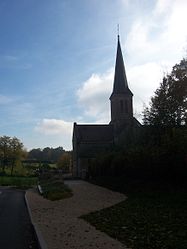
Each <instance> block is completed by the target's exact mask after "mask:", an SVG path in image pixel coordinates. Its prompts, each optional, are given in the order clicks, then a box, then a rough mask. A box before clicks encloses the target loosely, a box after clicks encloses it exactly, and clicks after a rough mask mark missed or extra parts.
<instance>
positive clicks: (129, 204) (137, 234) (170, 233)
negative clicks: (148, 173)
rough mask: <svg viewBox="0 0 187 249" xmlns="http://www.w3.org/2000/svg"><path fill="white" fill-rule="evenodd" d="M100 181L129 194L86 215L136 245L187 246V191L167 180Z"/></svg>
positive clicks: (149, 248)
mask: <svg viewBox="0 0 187 249" xmlns="http://www.w3.org/2000/svg"><path fill="white" fill-rule="evenodd" d="M95 183H99V185H102V186H105V187H109V188H110V189H113V190H115V191H116V190H118V191H120V192H123V193H125V194H127V196H128V199H127V200H126V201H124V202H121V203H119V204H117V205H115V206H113V207H110V208H107V209H103V210H101V211H98V212H94V213H91V214H89V215H85V216H82V217H81V218H83V219H85V220H86V221H88V222H89V223H91V224H92V225H94V226H95V227H96V228H97V229H99V230H101V231H103V232H105V233H107V234H108V235H110V236H111V237H113V238H115V239H117V240H119V241H121V242H122V243H124V244H125V245H127V246H129V247H130V248H133V249H179V248H180V249H186V248H187V212H186V210H187V192H186V188H185V187H184V186H182V187H181V186H176V185H175V184H174V185H173V184H170V183H167V184H166V182H162V183H161V182H160V181H159V182H156V181H155V182H154V181H153V182H145V181H142V182H140V181H135V180H134V182H133V180H132V179H131V181H130V180H128V179H125V178H124V177H119V178H110V181H109V178H108V179H107V178H105V179H104V178H103V179H98V181H97V180H95Z"/></svg>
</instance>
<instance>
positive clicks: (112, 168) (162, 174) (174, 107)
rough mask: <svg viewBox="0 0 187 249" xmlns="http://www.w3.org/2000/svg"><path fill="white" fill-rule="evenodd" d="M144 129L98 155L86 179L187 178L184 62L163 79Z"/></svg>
mask: <svg viewBox="0 0 187 249" xmlns="http://www.w3.org/2000/svg"><path fill="white" fill-rule="evenodd" d="M143 114H144V118H143V126H142V127H141V128H140V129H139V130H138V132H137V131H136V132H135V131H134V130H133V129H132V130H131V131H130V130H129V132H128V135H127V136H126V137H124V139H122V141H124V143H123V145H122V146H120V147H114V148H113V150H112V151H109V152H107V153H104V154H101V155H98V156H97V158H95V159H94V160H92V162H91V163H90V165H89V176H90V177H91V178H95V177H98V176H122V175H125V176H128V177H132V178H136V179H140V178H141V179H143V178H146V179H151V180H153V179H159V180H164V181H166V180H172V181H173V180H174V181H178V182H180V181H183V182H184V181H186V177H187V59H183V60H181V62H180V63H179V64H176V65H175V66H174V67H173V70H172V72H171V73H170V74H168V75H166V76H165V77H164V78H163V81H162V82H161V84H160V86H159V88H158V89H157V90H156V91H155V95H154V96H153V97H152V98H151V102H150V106H149V107H147V108H145V110H144V113H143Z"/></svg>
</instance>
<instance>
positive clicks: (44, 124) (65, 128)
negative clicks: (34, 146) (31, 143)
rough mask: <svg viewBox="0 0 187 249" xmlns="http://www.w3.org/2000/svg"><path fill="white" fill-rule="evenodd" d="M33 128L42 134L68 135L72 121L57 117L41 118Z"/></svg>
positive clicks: (70, 131)
mask: <svg viewBox="0 0 187 249" xmlns="http://www.w3.org/2000/svg"><path fill="white" fill-rule="evenodd" d="M35 130H36V131H38V132H40V133H42V134H44V135H57V134H61V135H65V136H69V135H70V134H71V133H72V123H71V122H66V121H64V120H59V119H47V118H44V119H42V120H41V121H40V122H39V123H38V124H37V126H36V127H35Z"/></svg>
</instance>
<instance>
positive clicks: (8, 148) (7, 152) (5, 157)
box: [0, 136, 24, 174]
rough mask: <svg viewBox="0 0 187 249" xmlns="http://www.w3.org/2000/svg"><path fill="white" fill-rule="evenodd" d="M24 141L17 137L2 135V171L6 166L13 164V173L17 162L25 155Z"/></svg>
mask: <svg viewBox="0 0 187 249" xmlns="http://www.w3.org/2000/svg"><path fill="white" fill-rule="evenodd" d="M23 151H24V150H23V143H22V142H21V141H20V140H19V139H18V138H16V137H9V136H2V137H0V161H1V166H2V171H3V172H4V171H5V167H6V166H10V165H11V174H12V173H13V168H14V166H15V165H16V162H18V161H20V160H21V158H22V155H23Z"/></svg>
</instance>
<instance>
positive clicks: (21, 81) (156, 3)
mask: <svg viewBox="0 0 187 249" xmlns="http://www.w3.org/2000/svg"><path fill="white" fill-rule="evenodd" d="M186 13H187V1H186V0H115V1H113V0H102V1H101V0H76V1H75V0H40V1H38V0H0V136H3V135H7V136H16V137H17V138H19V139H20V140H21V141H22V142H23V144H24V146H25V148H27V149H28V150H30V149H32V148H44V147H58V146H62V147H63V148H64V149H66V150H71V149H72V128H73V123H74V122H77V123H109V122H110V102H109V97H110V94H111V92H112V86H113V79H114V66H115V57H116V49H117V25H118V24H119V26H120V31H119V33H120V42H121V47H122V52H123V57H124V63H125V67H126V74H127V79H128V84H129V88H130V89H131V91H132V92H133V93H134V97H133V102H134V116H135V117H136V118H137V119H139V120H140V121H141V118H142V110H143V108H144V107H145V106H149V102H150V98H151V96H153V95H154V92H155V90H156V89H157V88H158V87H159V84H160V82H161V80H162V78H163V76H164V74H166V73H169V72H170V70H171V68H172V66H174V65H175V64H176V63H178V62H179V61H180V60H181V59H182V58H183V57H186V55H187V28H186V23H187V15H186Z"/></svg>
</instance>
